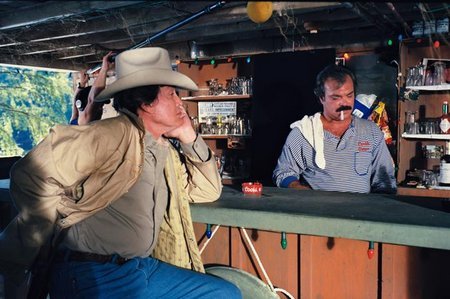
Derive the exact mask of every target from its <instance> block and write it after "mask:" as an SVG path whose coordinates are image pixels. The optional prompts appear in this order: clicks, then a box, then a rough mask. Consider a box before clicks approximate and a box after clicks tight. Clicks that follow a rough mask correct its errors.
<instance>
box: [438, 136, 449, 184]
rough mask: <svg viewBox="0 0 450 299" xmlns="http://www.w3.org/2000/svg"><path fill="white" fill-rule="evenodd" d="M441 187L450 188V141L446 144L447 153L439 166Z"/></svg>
mask: <svg viewBox="0 0 450 299" xmlns="http://www.w3.org/2000/svg"><path fill="white" fill-rule="evenodd" d="M439 185H441V186H450V141H449V140H447V141H446V142H445V153H444V155H443V156H442V157H441V163H440V166H439Z"/></svg>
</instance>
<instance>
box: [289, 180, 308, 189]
mask: <svg viewBox="0 0 450 299" xmlns="http://www.w3.org/2000/svg"><path fill="white" fill-rule="evenodd" d="M288 188H293V189H297V190H311V187H309V186H306V185H302V184H301V183H300V182H299V181H292V182H291V183H290V184H289V185H288Z"/></svg>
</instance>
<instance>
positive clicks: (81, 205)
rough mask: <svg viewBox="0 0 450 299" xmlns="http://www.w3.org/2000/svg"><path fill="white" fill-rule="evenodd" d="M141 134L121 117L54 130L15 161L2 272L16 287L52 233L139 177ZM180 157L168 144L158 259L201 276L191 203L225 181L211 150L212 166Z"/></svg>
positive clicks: (1, 241) (0, 255)
mask: <svg viewBox="0 0 450 299" xmlns="http://www.w3.org/2000/svg"><path fill="white" fill-rule="evenodd" d="M125 114H129V113H127V112H126V111H125ZM143 136H144V130H143V125H142V122H141V121H140V120H139V119H137V118H136V117H132V116H127V115H124V114H122V115H120V116H118V117H115V118H111V119H106V120H102V121H98V122H94V123H92V124H91V125H88V126H56V127H54V128H53V129H52V130H51V131H50V134H49V135H48V136H47V137H46V138H45V139H44V140H43V141H42V142H41V143H39V144H38V145H37V146H36V147H35V148H33V150H32V151H30V152H29V153H28V154H27V155H26V156H25V157H24V158H22V159H21V160H20V161H19V162H17V163H16V164H15V165H14V167H13V169H12V171H11V185H10V192H11V197H12V199H13V201H14V203H15V205H16V208H17V209H18V211H19V214H18V216H17V217H16V218H15V219H14V220H13V221H12V222H11V223H10V224H9V225H8V226H7V228H6V229H5V231H4V232H3V233H2V234H1V235H0V273H4V274H6V275H9V276H10V278H11V279H12V280H15V281H16V282H19V281H20V279H21V278H22V277H24V274H25V272H26V271H27V270H28V269H29V268H30V266H31V265H32V263H33V261H34V259H35V258H36V256H37V254H38V252H39V250H40V248H41V246H43V245H44V244H45V243H46V242H48V240H49V239H50V238H51V237H52V236H53V235H54V234H55V233H58V232H59V231H60V230H61V229H64V228H67V227H70V226H71V225H73V224H75V223H78V222H80V221H82V220H83V219H85V218H87V217H89V216H90V215H92V214H94V213H96V212H97V211H99V210H101V209H103V208H105V207H106V206H108V205H109V204H110V203H111V202H113V201H115V200H117V199H118V198H120V197H121V195H122V194H124V193H125V192H127V191H128V190H129V189H130V188H131V187H132V186H133V184H134V183H135V182H136V180H137V178H138V177H139V175H140V173H141V169H142V165H143V157H144V152H143V150H144V142H143ZM194 150H195V149H194ZM179 155H180V154H179V153H178V151H176V150H175V149H174V148H173V147H171V150H170V154H169V156H168V159H167V163H166V166H165V169H164V175H165V178H166V180H167V184H168V186H169V194H170V198H169V209H168V210H167V212H166V215H165V216H164V221H163V223H162V225H161V233H160V237H159V241H158V243H157V247H156V248H155V251H154V254H153V255H154V257H156V258H159V259H161V260H163V261H166V262H169V263H172V264H174V265H177V266H181V267H185V268H191V269H194V270H197V271H204V270H203V264H202V262H201V258H200V254H199V251H198V247H197V244H196V240H195V235H194V230H193V226H192V220H191V215H190V210H189V202H210V201H214V200H216V199H217V198H219V196H220V193H221V190H222V184H221V180H220V176H219V173H218V171H217V165H216V163H215V160H214V157H213V155H212V153H211V155H210V159H209V160H208V161H207V162H202V161H200V160H199V158H198V157H190V156H187V157H186V159H184V160H186V162H185V163H182V162H181V160H180V156H179Z"/></svg>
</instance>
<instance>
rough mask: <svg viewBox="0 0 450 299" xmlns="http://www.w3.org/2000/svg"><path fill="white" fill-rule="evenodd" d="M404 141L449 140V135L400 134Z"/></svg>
mask: <svg viewBox="0 0 450 299" xmlns="http://www.w3.org/2000/svg"><path fill="white" fill-rule="evenodd" d="M402 137H403V138H406V139H435V140H450V134H407V133H403V134H402Z"/></svg>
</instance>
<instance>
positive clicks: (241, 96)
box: [181, 94, 251, 102]
mask: <svg viewBox="0 0 450 299" xmlns="http://www.w3.org/2000/svg"><path fill="white" fill-rule="evenodd" d="M250 97H251V95H249V94H233V95H221V96H212V95H205V96H196V97H182V98H181V100H183V101H198V102H200V101H231V100H248V99H250Z"/></svg>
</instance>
